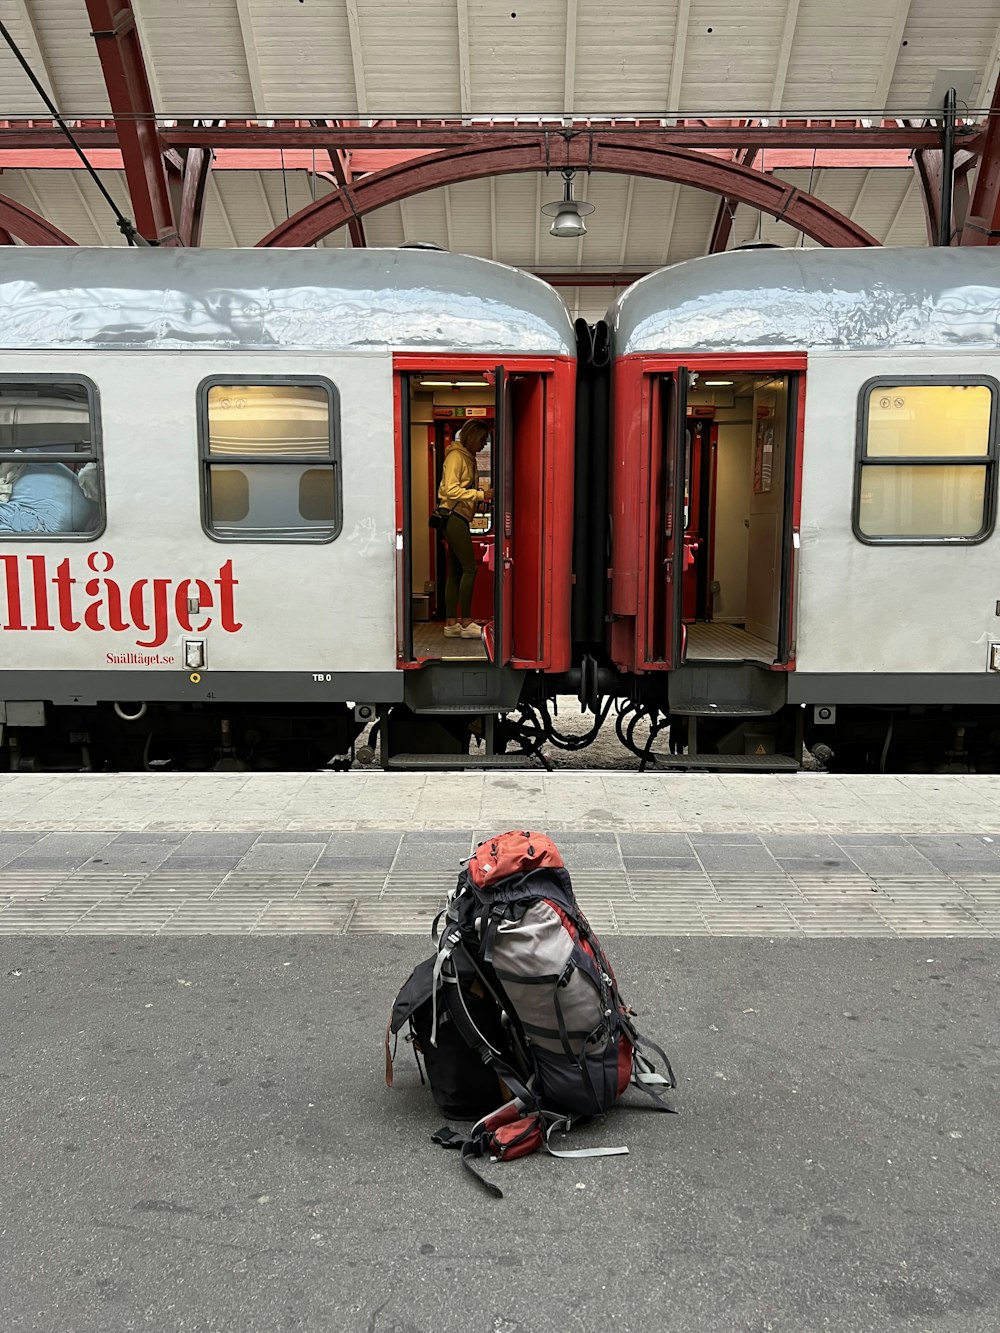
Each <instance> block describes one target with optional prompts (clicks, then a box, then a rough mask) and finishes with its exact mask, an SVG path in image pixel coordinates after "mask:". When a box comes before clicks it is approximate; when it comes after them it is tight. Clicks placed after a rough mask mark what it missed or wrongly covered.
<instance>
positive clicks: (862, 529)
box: [609, 249, 1000, 769]
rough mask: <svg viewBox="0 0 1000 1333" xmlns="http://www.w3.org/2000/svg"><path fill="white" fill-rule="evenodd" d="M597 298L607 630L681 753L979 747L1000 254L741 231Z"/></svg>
mask: <svg viewBox="0 0 1000 1333" xmlns="http://www.w3.org/2000/svg"><path fill="white" fill-rule="evenodd" d="M609 318H610V322H611V326H612V337H611V341H612V349H613V353H614V377H615V378H614V402H615V414H614V415H615V420H614V444H613V457H612V468H611V478H612V480H611V497H610V511H611V515H612V529H613V550H612V558H611V575H610V577H611V593H610V616H611V620H610V638H609V643H610V652H611V657H612V660H613V662H614V664H615V666H616V668H617V669H618V670H619V671H620V672H621V673H623V674H625V675H627V676H630V677H639V678H641V679H642V680H643V682H644V694H645V697H646V698H647V699H656V700H657V702H658V703H659V706H660V707H661V708H662V710H663V712H664V714H665V715H668V716H669V717H670V718H671V719H672V721H673V735H674V736H675V737H676V738H677V740H678V742H681V741H682V742H683V748H684V750H685V752H686V755H685V757H686V759H687V760H688V761H690V759H691V756H692V755H693V754H697V753H699V752H702V751H704V758H705V762H706V764H707V765H708V766H711V765H712V763H713V762H714V763H715V764H716V765H717V766H724V765H725V764H726V763H727V762H730V763H731V762H734V761H739V763H740V764H741V766H742V765H752V763H753V762H754V759H755V757H756V759H757V761H758V762H760V763H761V764H762V765H766V766H772V756H773V755H774V754H781V753H784V754H785V755H786V756H788V757H789V758H790V759H795V758H797V756H798V754H799V751H800V748H801V742H802V737H803V736H805V739H806V741H807V742H808V743H809V744H810V745H812V746H813V747H814V748H816V749H817V752H818V753H819V754H820V755H821V756H822V757H823V758H825V759H827V760H829V759H831V757H832V758H834V759H835V761H836V762H837V763H838V764H841V765H843V766H846V767H852V768H854V767H857V768H876V769H877V768H883V769H884V768H885V767H886V766H888V767H890V768H892V767H897V768H900V767H902V768H906V767H917V768H921V767H936V768H946V767H953V768H959V769H963V768H969V767H976V768H983V767H986V768H993V767H994V765H995V764H996V762H997V755H998V753H1000V752H998V750H997V746H998V744H1000V584H998V581H997V575H996V566H997V553H998V546H997V543H998V541H1000V537H998V536H997V533H996V511H997V447H998V442H997V430H998V391H1000V257H998V255H997V254H996V252H994V251H993V250H984V249H975V250H958V249H956V250H951V249H930V250H910V251H906V250H888V249H887V250H881V249H879V250H874V249H871V250H861V249H858V250H847V251H833V250H810V251H804V250H765V251H745V252H733V253H729V254H725V255H718V256H714V257H709V258H706V259H701V260H695V261H693V262H691V263H687V264H681V265H677V266H676V267H673V268H670V269H666V270H662V271H660V272H658V273H655V274H652V275H650V276H649V277H647V278H645V279H643V280H641V281H639V282H638V283H636V284H635V286H633V287H632V288H630V289H629V290H628V291H627V292H625V293H624V294H623V296H622V297H621V298H620V300H619V301H618V303H617V306H616V308H615V309H614V310H613V311H612V312H611V315H610V316H609ZM654 575H655V576H654ZM678 748H680V745H678ZM831 752H832V754H831Z"/></svg>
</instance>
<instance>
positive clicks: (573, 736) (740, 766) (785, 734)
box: [0, 667, 1000, 773]
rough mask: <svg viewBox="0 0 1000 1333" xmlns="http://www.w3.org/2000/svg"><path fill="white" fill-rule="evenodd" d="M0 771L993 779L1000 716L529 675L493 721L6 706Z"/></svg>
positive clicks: (243, 709)
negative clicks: (587, 771) (812, 771)
mask: <svg viewBox="0 0 1000 1333" xmlns="http://www.w3.org/2000/svg"><path fill="white" fill-rule="evenodd" d="M0 717H2V722H0V769H2V770H6V771H10V772H60V771H62V772H137V771H138V772H141V771H150V772H163V771H175V772H211V771H215V772H219V771H234V770H235V771H242V770H247V771H283V772H287V771H315V770H322V769H326V770H333V771H336V770H348V769H351V768H365V767H378V766H381V767H383V768H386V769H415V770H420V769H450V768H454V769H462V768H502V767H515V768H516V767H541V768H550V767H560V768H565V767H580V768H590V767H596V768H614V769H620V768H632V769H638V770H640V771H650V772H663V771H668V770H681V771H684V770H686V771H709V772H712V771H729V772H755V771H756V772H762V771H763V772H775V771H788V772H792V771H796V770H798V769H799V768H801V767H802V766H807V767H810V768H819V769H823V770H827V771H830V772H844V773H847V772H869V773H879V772H882V773H992V772H997V771H1000V712H998V711H997V710H996V709H994V708H992V707H990V706H985V705H983V706H976V705H958V704H946V705H935V706H929V705H917V704H909V705H896V706H885V705H880V706H862V705H852V706H844V705H841V706H839V707H836V708H831V707H825V706H822V705H812V704H810V705H798V704H796V705H789V704H783V705H780V706H778V707H776V708H775V709H774V710H773V711H767V710H765V709H763V708H761V707H756V708H754V707H747V706H744V707H743V709H742V711H740V710H739V709H737V708H736V707H734V706H729V707H728V708H727V707H726V706H725V705H724V704H723V705H721V706H720V705H716V704H711V705H705V706H701V705H700V704H699V703H698V702H695V701H692V700H691V699H690V698H689V697H687V698H686V697H685V695H684V693H683V691H681V692H678V691H677V690H675V689H673V690H672V689H671V688H670V686H669V680H668V676H667V675H661V676H658V677H646V678H645V680H641V681H636V680H635V679H631V680H627V679H625V678H619V677H618V676H617V674H616V673H615V672H613V671H612V670H610V669H607V668H603V667H602V668H600V669H592V670H588V669H586V668H585V669H583V670H577V671H573V672H569V673H567V674H566V675H565V676H562V677H559V678H556V679H552V678H549V677H546V676H544V675H542V674H541V673H534V674H532V673H528V674H527V675H526V676H525V677H524V678H523V680H522V681H521V689H520V691H519V695H518V697H517V698H516V699H514V700H508V701H505V702H504V704H503V706H502V707H497V708H496V709H495V710H494V709H492V708H480V707H477V706H475V705H472V706H469V707H465V708H462V709H459V710H449V709H434V710H433V711H430V710H427V709H425V708H421V707H420V706H419V703H418V705H417V706H412V703H393V704H386V705H381V706H380V705H379V704H377V703H375V702H358V703H340V704H327V705H322V706H319V705H316V706H312V707H304V706H302V705H297V704H287V705H282V704H265V705H255V704H248V703H238V704H236V703H233V704H226V703H214V704H205V705H201V706H192V705H182V704H145V703H142V704H134V703H111V702H108V703H103V704H98V705H96V706H90V707H82V706H61V707H57V706H52V705H44V704H41V703H38V702H32V703H8V704H7V705H6V706H5V709H4V710H3V712H2V714H0Z"/></svg>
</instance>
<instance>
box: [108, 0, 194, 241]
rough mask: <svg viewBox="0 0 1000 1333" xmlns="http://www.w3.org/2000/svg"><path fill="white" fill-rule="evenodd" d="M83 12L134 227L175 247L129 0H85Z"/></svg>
mask: <svg viewBox="0 0 1000 1333" xmlns="http://www.w3.org/2000/svg"><path fill="white" fill-rule="evenodd" d="M87 13H88V15H89V16H90V23H91V28H92V36H93V38H94V40H95V42H96V43H97V54H98V56H99V57H100V61H101V69H102V70H103V72H104V82H105V84H106V86H107V90H108V98H109V99H110V102H111V110H112V113H113V115H114V118H115V129H116V132H117V137H118V143H119V144H120V146H121V150H122V159H123V162H124V165H125V177H126V180H127V181H128V188H129V195H130V197H131V200H132V207H133V209H134V211H135V222H136V229H137V230H138V232H139V234H140V236H143V237H144V238H145V239H146V240H147V241H149V242H150V243H152V244H154V245H179V244H180V237H179V235H178V227H177V224H176V222H175V220H174V215H173V209H172V207H171V200H170V187H169V185H168V183H167V169H166V165H165V164H164V160H163V153H164V145H163V144H162V143H161V142H160V137H159V133H158V131H157V127H156V116H155V113H154V108H153V99H152V97H151V95H150V91H149V81H148V80H147V78H146V69H145V65H144V64H143V59H142V50H141V48H140V46H139V34H138V32H137V30H136V26H135V15H134V14H133V12H132V0H87Z"/></svg>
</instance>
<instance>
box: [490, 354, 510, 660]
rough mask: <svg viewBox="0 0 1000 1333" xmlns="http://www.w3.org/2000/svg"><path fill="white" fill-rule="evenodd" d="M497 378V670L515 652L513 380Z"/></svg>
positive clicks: (500, 371)
mask: <svg viewBox="0 0 1000 1333" xmlns="http://www.w3.org/2000/svg"><path fill="white" fill-rule="evenodd" d="M493 374H494V376H495V386H494V387H495V391H496V408H495V413H494V424H493V452H492V469H493V548H492V550H493V625H492V632H489V630H487V633H486V634H485V635H484V636H483V638H484V643H485V645H486V652H487V655H488V656H489V659H490V661H491V662H492V663H493V665H494V666H503V665H505V664H506V663H507V662H509V661H510V659H511V657H512V656H513V651H514V614H513V612H514V596H513V593H514V560H513V546H514V486H513V479H514V451H513V411H512V406H511V392H510V380H509V379H508V378H507V374H506V371H505V370H504V367H503V366H497V367H496V368H495V369H494V371H493Z"/></svg>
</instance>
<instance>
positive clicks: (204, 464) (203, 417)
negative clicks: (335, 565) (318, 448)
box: [197, 374, 344, 546]
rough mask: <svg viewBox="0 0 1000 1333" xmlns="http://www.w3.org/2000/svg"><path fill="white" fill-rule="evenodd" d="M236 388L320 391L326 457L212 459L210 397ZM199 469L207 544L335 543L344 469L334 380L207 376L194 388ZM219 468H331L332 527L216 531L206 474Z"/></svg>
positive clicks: (341, 526)
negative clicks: (324, 409)
mask: <svg viewBox="0 0 1000 1333" xmlns="http://www.w3.org/2000/svg"><path fill="white" fill-rule="evenodd" d="M228 384H231V385H236V386H240V385H242V386H245V387H247V388H256V387H268V386H273V387H286V388H306V389H322V390H323V391H324V393H325V394H326V398H327V431H328V446H329V450H328V453H327V454H326V456H323V455H320V454H292V455H278V454H273V455H271V456H270V457H267V456H262V457H253V456H250V455H247V454H227V455H225V456H220V455H217V454H215V455H213V454H212V452H211V448H210V434H209V417H208V412H209V405H208V399H209V393H210V391H211V390H212V389H213V388H217V387H218V386H219V385H228ZM197 392H198V399H197V403H198V466H199V473H200V476H199V491H200V502H201V526H202V530H203V531H204V533H205V535H206V536H207V537H210V538H211V540H212V541H215V542H220V543H223V544H225V545H230V544H243V545H246V544H250V545H261V544H263V545H279V546H329V545H330V544H331V543H332V542H335V541H336V540H337V538H338V537H339V536H340V534H341V533H342V532H343V530H344V485H343V465H342V460H341V447H340V442H341V431H340V394H339V391H338V389H337V386H336V384H334V382H333V380H331V379H328V378H327V377H326V376H325V375H246V374H243V375H218V374H217V375H210V376H208V377H207V378H206V379H203V380H201V381H200V383H199V384H198V391H197ZM219 464H223V465H225V464H235V465H239V464H248V465H249V464H253V465H254V466H260V467H268V466H271V465H274V464H286V465H288V464H292V465H296V466H302V467H306V466H309V465H310V464H311V465H314V466H315V465H322V466H326V465H328V464H329V465H330V466H331V467H332V469H333V482H334V484H333V503H334V515H333V522H332V525H329V526H328V527H324V528H323V529H321V530H320V534H319V535H310V529H309V528H305V527H304V528H302V529H300V530H298V531H297V532H296V533H295V535H294V536H286V535H284V534H282V533H279V532H278V531H275V532H271V533H269V532H255V533H252V534H248V535H247V536H242V535H240V534H239V533H234V532H219V531H218V529H216V528H215V527H214V526H213V517H212V495H211V473H212V467H213V466H218V465H219Z"/></svg>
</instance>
